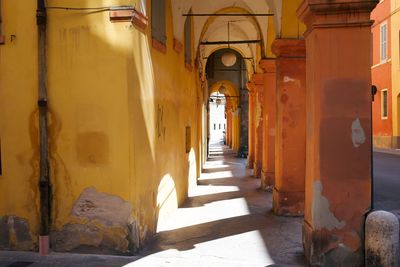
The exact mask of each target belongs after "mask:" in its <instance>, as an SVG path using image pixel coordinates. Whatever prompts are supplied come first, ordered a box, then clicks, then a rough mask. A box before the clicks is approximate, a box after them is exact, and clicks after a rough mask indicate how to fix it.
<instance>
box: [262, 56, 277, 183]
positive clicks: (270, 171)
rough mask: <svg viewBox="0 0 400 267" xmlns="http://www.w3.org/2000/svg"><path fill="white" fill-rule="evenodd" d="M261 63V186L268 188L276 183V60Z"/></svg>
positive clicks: (266, 60) (264, 60) (265, 60)
mask: <svg viewBox="0 0 400 267" xmlns="http://www.w3.org/2000/svg"><path fill="white" fill-rule="evenodd" d="M259 65H260V67H261V68H262V69H263V71H264V100H263V101H264V105H263V106H264V108H263V118H264V122H263V150H262V168H261V188H263V189H266V188H268V187H272V186H273V185H274V184H275V119H276V118H275V114H276V92H275V90H276V62H275V59H263V60H261V61H260V64H259Z"/></svg>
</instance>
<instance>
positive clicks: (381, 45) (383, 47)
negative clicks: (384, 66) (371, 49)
mask: <svg viewBox="0 0 400 267" xmlns="http://www.w3.org/2000/svg"><path fill="white" fill-rule="evenodd" d="M383 28H384V29H385V31H384V32H385V35H384V36H385V40H384V41H383V34H382V29H383ZM383 51H385V54H384V55H383ZM383 56H384V57H383ZM379 59H380V62H381V63H383V62H386V61H387V60H388V23H387V21H385V22H382V23H381V24H380V25H379Z"/></svg>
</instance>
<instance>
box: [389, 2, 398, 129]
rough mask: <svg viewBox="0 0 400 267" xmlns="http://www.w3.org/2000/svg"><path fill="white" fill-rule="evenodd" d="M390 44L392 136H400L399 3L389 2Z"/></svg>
mask: <svg viewBox="0 0 400 267" xmlns="http://www.w3.org/2000/svg"><path fill="white" fill-rule="evenodd" d="M391 12H392V16H391V18H390V21H391V43H392V46H391V47H392V48H391V49H392V51H391V55H392V57H391V58H392V90H393V92H392V97H393V98H392V105H393V106H392V110H393V117H392V118H393V135H394V136H400V103H399V101H400V97H399V96H400V51H399V48H400V47H399V43H400V40H399V33H400V1H399V0H392V1H391Z"/></svg>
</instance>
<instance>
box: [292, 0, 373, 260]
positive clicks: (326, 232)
mask: <svg viewBox="0 0 400 267" xmlns="http://www.w3.org/2000/svg"><path fill="white" fill-rule="evenodd" d="M315 2H317V1H311V0H308V1H304V2H303V3H302V5H301V7H300V8H299V10H298V15H299V17H300V19H301V20H303V21H304V22H305V24H306V25H307V32H306V33H305V37H306V47H307V67H306V69H307V167H306V174H307V175H306V205H305V217H304V219H305V223H304V227H303V243H304V248H305V254H306V257H307V258H308V260H309V262H310V263H311V265H313V266H317V265H318V266H328V265H329V266H361V265H364V256H363V250H364V244H363V243H364V221H365V214H366V213H367V212H368V210H369V209H370V204H371V68H370V53H371V52H370V45H371V39H370V38H371V29H370V26H371V25H372V22H371V20H370V12H371V10H372V9H373V8H374V7H375V5H376V4H377V2H378V1H375V0H374V1H372V0H364V1H345V0H329V1H328V0H324V1H323V0H320V1H318V3H315Z"/></svg>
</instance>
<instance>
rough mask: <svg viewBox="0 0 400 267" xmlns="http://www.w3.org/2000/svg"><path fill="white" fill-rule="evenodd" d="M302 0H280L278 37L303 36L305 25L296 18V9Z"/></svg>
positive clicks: (295, 37)
mask: <svg viewBox="0 0 400 267" xmlns="http://www.w3.org/2000/svg"><path fill="white" fill-rule="evenodd" d="M301 2H302V0H290V1H282V27H281V28H282V29H281V34H280V38H291V39H293V38H294V39H299V38H303V33H304V32H305V30H306V26H305V25H304V24H303V23H302V22H300V21H299V19H298V18H297V13H296V11H297V9H298V7H299V6H300V4H301Z"/></svg>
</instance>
